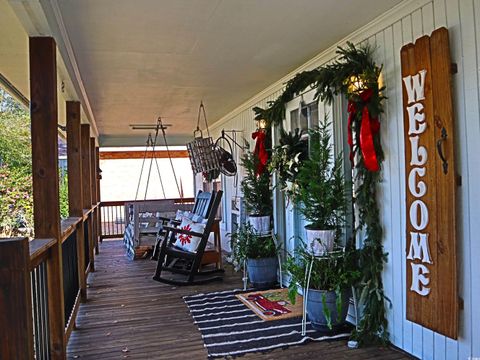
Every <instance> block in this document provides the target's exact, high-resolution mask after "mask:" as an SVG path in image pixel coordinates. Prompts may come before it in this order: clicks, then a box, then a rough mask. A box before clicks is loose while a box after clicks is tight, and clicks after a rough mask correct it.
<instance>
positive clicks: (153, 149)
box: [143, 125, 161, 204]
mask: <svg viewBox="0 0 480 360" xmlns="http://www.w3.org/2000/svg"><path fill="white" fill-rule="evenodd" d="M157 138H158V125H157V129H156V131H155V139H154V140H153V142H152V157H151V158H150V166H149V167H148V175H147V184H146V186H145V195H144V197H143V201H144V202H143V204H145V202H146V201H147V193H148V186H149V184H150V175H151V173H152V165H153V158H154V157H155V145H156V143H157ZM160 181H161V180H160Z"/></svg>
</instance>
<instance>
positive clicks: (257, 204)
mask: <svg viewBox="0 0 480 360" xmlns="http://www.w3.org/2000/svg"><path fill="white" fill-rule="evenodd" d="M259 162H260V160H259V158H258V157H257V156H256V155H255V153H253V152H251V151H247V152H246V153H245V155H244V156H243V157H242V166H243V168H244V171H245V174H244V177H243V180H242V192H243V199H244V202H245V209H246V211H247V214H248V221H249V223H250V224H251V226H252V228H253V230H254V231H255V232H256V233H257V234H259V235H265V234H268V233H269V232H270V230H271V219H270V217H271V215H272V207H273V204H272V192H271V190H270V173H269V172H268V171H267V170H266V169H265V170H264V171H262V172H261V173H258V167H259Z"/></svg>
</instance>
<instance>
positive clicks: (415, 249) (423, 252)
mask: <svg viewBox="0 0 480 360" xmlns="http://www.w3.org/2000/svg"><path fill="white" fill-rule="evenodd" d="M426 73H427V70H425V69H423V70H420V71H419V72H418V74H416V75H414V76H412V75H408V76H405V77H404V78H403V85H404V87H405V90H406V92H407V95H408V105H407V108H406V111H407V114H408V138H409V141H410V148H411V156H410V167H411V169H410V172H409V174H408V191H409V193H410V194H411V195H412V196H413V197H414V198H415V200H414V201H413V202H412V203H411V204H410V209H409V221H410V224H411V226H412V227H413V228H414V229H415V231H410V248H409V250H408V255H407V259H409V260H414V259H419V260H421V263H415V262H413V261H412V262H410V265H411V279H410V282H411V285H410V290H411V291H415V292H416V293H417V294H419V295H421V296H425V295H428V294H429V293H430V288H429V287H428V285H429V283H430V279H429V277H428V274H429V273H430V271H429V270H428V266H427V264H432V259H431V256H430V247H429V243H428V235H429V234H428V233H426V232H425V229H426V227H427V225H428V214H429V213H428V207H427V205H426V204H425V202H424V201H422V197H423V196H425V194H426V193H427V185H426V184H425V182H424V181H422V180H421V179H422V177H424V176H425V174H426V169H425V164H426V163H427V160H428V152H427V149H426V148H425V147H424V146H422V145H420V144H419V139H420V135H421V134H422V133H424V132H425V129H426V127H427V123H426V119H425V112H424V105H423V104H422V103H421V102H420V101H422V100H425V75H426Z"/></svg>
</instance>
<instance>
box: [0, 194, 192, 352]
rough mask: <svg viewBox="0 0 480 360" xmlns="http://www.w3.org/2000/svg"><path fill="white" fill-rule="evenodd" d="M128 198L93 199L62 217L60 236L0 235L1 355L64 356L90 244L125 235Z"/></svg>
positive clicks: (82, 293) (89, 266)
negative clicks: (80, 211)
mask: <svg viewBox="0 0 480 360" xmlns="http://www.w3.org/2000/svg"><path fill="white" fill-rule="evenodd" d="M192 202H193V199H191V198H189V199H167V200H159V201H157V202H156V204H157V205H161V204H165V206H166V207H165V208H164V207H162V206H160V207H158V208H156V209H157V211H159V212H162V211H165V209H166V208H168V209H170V207H171V206H172V204H182V206H183V207H185V206H186V205H187V204H188V205H190V203H192ZM132 203H134V202H132V201H112V202H103V203H99V204H95V205H93V206H92V207H91V208H89V209H87V210H84V211H83V215H82V216H80V217H70V218H67V219H65V220H63V221H62V222H61V226H60V228H61V231H60V236H59V239H55V238H51V239H50V238H49V239H39V238H35V239H33V240H31V241H29V240H28V239H27V238H14V239H1V240H0V308H1V309H2V313H1V314H0V326H1V327H2V329H7V330H6V331H7V332H8V336H7V335H6V333H5V331H3V332H0V333H2V334H1V335H0V340H1V346H0V359H13V358H14V359H64V358H65V354H66V344H67V343H68V339H69V337H70V334H71V332H72V331H73V328H74V326H75V320H76V317H77V312H78V309H79V307H80V303H81V302H82V301H85V300H86V298H87V288H86V279H87V276H88V274H89V272H91V271H94V268H95V266H94V263H95V252H94V249H96V248H97V249H98V243H99V240H100V239H104V238H108V237H122V236H123V230H124V227H125V220H126V219H125V217H126V216H125V208H126V206H128V204H132ZM126 204H127V205H126ZM152 204H155V201H154V202H149V205H152ZM136 205H139V204H136ZM137 207H138V206H137ZM149 211H150V210H149ZM100 219H101V220H100ZM59 252H60V255H59ZM59 258H60V259H61V262H60V264H58V263H57V259H59ZM58 279H61V282H60V284H61V285H60V286H61V291H60V292H59V291H58V288H57V286H58V284H59V283H58ZM59 304H61V305H60V306H59ZM59 323H60V324H61V326H63V331H59Z"/></svg>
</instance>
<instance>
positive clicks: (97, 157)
mask: <svg viewBox="0 0 480 360" xmlns="http://www.w3.org/2000/svg"><path fill="white" fill-rule="evenodd" d="M95 165H96V168H97V179H96V180H97V202H98V203H100V202H101V197H100V178H101V176H100V148H99V147H98V146H97V147H96V148H95ZM97 224H98V236H99V241H100V242H101V241H102V208H101V207H100V206H99V207H98V222H97Z"/></svg>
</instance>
